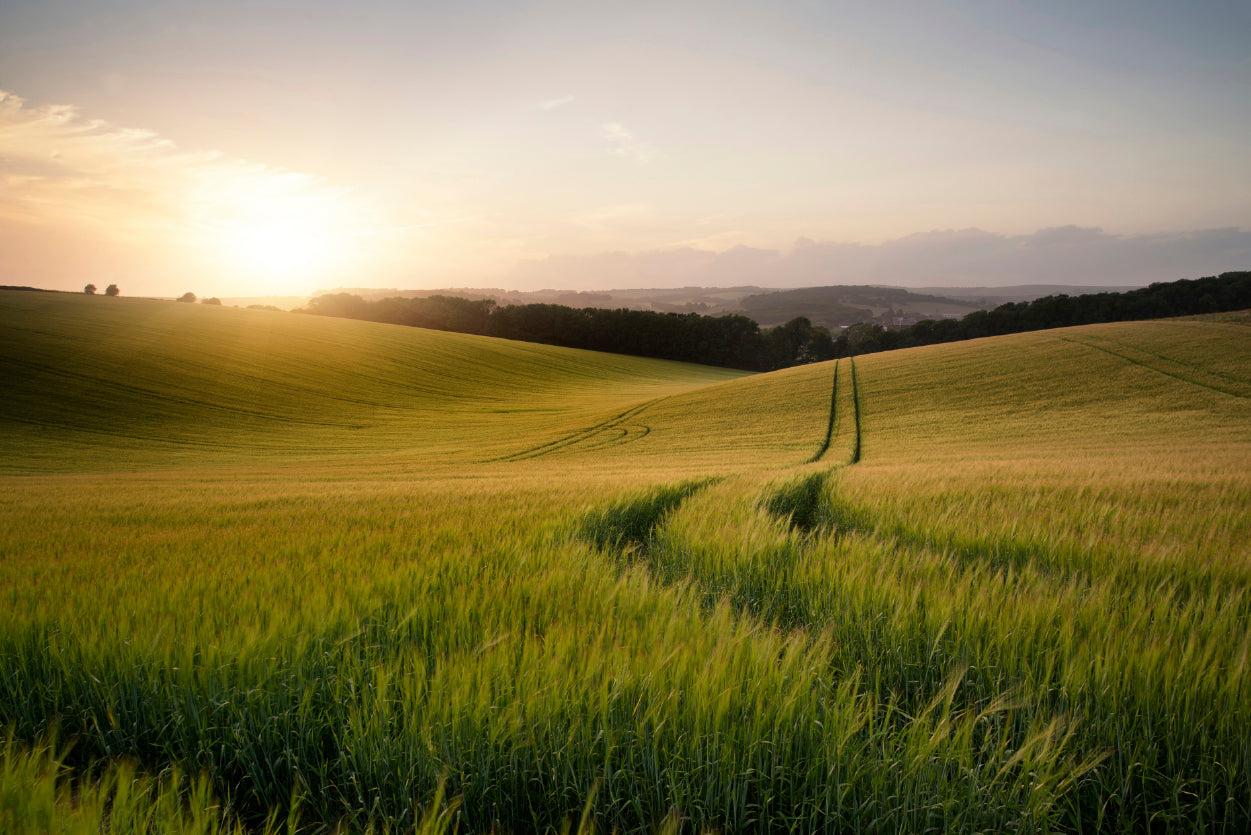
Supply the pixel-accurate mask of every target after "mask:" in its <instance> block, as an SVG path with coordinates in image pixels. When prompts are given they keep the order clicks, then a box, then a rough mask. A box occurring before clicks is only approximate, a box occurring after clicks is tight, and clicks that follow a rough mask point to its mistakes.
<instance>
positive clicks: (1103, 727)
mask: <svg viewBox="0 0 1251 835" xmlns="http://www.w3.org/2000/svg"><path fill="white" fill-rule="evenodd" d="M0 325H2V327H0V358H2V359H3V366H2V368H3V371H0V375H2V376H0V381H2V382H3V387H4V391H5V401H4V405H3V406H2V407H0V426H2V427H3V430H4V431H3V433H2V435H0V600H3V602H4V605H3V606H0V723H2V724H4V725H5V726H6V727H7V728H10V729H11V731H10V733H11V734H12V738H13V742H11V743H10V744H9V746H8V747H7V748H5V753H4V757H3V761H4V764H5V766H4V767H5V770H4V771H3V776H2V777H0V781H2V782H3V784H4V791H11V790H12V791H14V792H21V791H25V793H26V794H27V795H29V796H32V797H33V796H35V794H37V793H38V792H35V791H34V789H39V790H40V791H43V792H44V795H45V796H46V797H51V798H53V799H52V800H49V801H48V803H49V804H50V806H51V808H52V809H53V810H54V812H56V814H61V815H66V816H68V815H70V814H71V811H70V808H71V806H72V804H70V803H69V802H68V801H62V802H59V803H58V801H56V800H55V798H54V797H53V796H54V795H55V792H54V791H53V789H52V788H50V787H51V786H52V784H53V782H55V779H54V775H53V770H52V769H51V768H50V767H47V766H46V764H45V767H42V768H36V767H34V766H30V763H31V762H37V761H38V757H37V756H36V755H35V754H31V753H29V752H31V751H32V750H34V751H35V752H38V751H39V746H40V745H42V744H44V742H43V741H46V740H48V739H49V738H50V735H51V734H53V733H55V734H56V738H57V739H59V740H65V741H68V740H71V739H72V740H73V741H74V744H73V747H72V748H71V749H70V750H69V752H68V754H67V755H65V760H64V761H65V763H66V764H67V765H72V766H75V767H77V768H80V769H81V768H84V767H85V766H87V765H88V764H90V763H96V764H98V765H97V768H98V769H103V772H102V773H106V774H109V773H112V774H115V773H116V772H109V771H108V769H110V768H112V769H117V768H134V769H137V770H138V772H139V773H141V774H144V775H149V776H150V777H151V778H152V779H157V778H158V777H159V776H160V775H162V774H169V773H170V772H169V769H171V768H176V769H178V770H180V771H181V773H183V774H186V775H190V778H189V780H188V781H187V782H188V785H190V784H192V783H194V782H195V780H194V778H195V777H196V776H198V775H203V782H202V784H199V785H201V786H202V789H201V791H202V792H203V793H205V794H204V796H205V797H212V798H214V800H212V801H211V802H210V801H207V800H205V801H203V803H202V805H204V806H205V807H206V808H207V807H213V808H214V809H215V811H214V812H213V814H214V815H217V816H219V817H220V816H221V815H223V814H228V815H229V816H230V817H231V818H232V820H233V821H234V822H235V823H237V824H239V825H241V826H246V827H248V828H250V829H252V830H259V829H261V828H263V826H264V821H265V820H266V819H267V818H268V817H269V816H270V815H271V814H273V815H276V817H274V819H273V820H274V821H282V822H283V825H284V826H285V825H286V822H287V821H288V820H290V821H291V822H292V825H293V826H295V825H298V826H302V827H304V828H305V829H306V830H307V831H319V828H320V829H321V831H333V827H335V826H341V827H343V830H344V831H365V830H366V829H367V828H368V827H369V826H371V825H372V826H375V827H385V828H389V829H391V830H393V831H411V830H412V829H413V827H414V821H419V820H422V819H423V816H424V819H425V822H426V824H427V825H428V829H434V830H437V829H445V830H448V831H450V830H451V828H453V827H458V828H459V830H460V831H490V830H492V829H495V830H497V831H517V832H522V831H534V830H538V831H543V830H547V829H549V828H550V829H560V828H561V827H562V826H564V825H569V826H571V827H575V828H576V827H578V826H579V825H580V823H579V822H581V824H582V825H587V826H589V824H590V823H591V822H594V823H595V825H596V826H598V827H599V828H601V829H603V830H605V831H609V830H612V829H617V830H620V831H650V830H654V829H658V828H661V827H662V826H664V825H666V822H667V823H668V824H670V825H673V824H679V823H680V824H682V825H684V826H686V827H689V828H690V829H694V830H697V831H702V830H719V831H743V830H749V829H750V830H766V829H767V830H787V831H791V830H800V831H922V830H950V831H967V832H973V831H988V830H996V831H998V830H1009V829H1010V830H1022V831H1077V830H1081V831H1113V832H1115V831H1143V830H1149V829H1156V830H1206V831H1229V832H1237V831H1243V830H1245V829H1246V828H1247V826H1248V825H1249V824H1251V751H1249V750H1248V749H1247V747H1246V739H1247V737H1248V734H1251V727H1249V726H1251V719H1249V717H1251V669H1249V668H1248V665H1249V662H1251V633H1249V632H1248V630H1247V628H1246V624H1247V623H1248V622H1251V521H1249V518H1251V513H1248V508H1251V322H1249V321H1248V319H1247V318H1246V317H1245V316H1244V317H1237V316H1232V317H1231V316H1225V317H1220V318H1213V319H1194V320H1166V321H1160V322H1150V323H1125V324H1116V325H1100V326H1088V327H1081V328H1069V329H1060V330H1055V331H1042V332H1036V333H1031V334H1021V335H1017V336H1010V337H1000V338H995V339H988V340H976V341H973V342H969V343H960V344H951V345H939V346H930V347H926V348H917V349H911V350H906V351H897V352H890V353H883V354H875V355H869V356H864V357H857V358H855V359H854V360H851V359H843V360H840V361H838V362H837V363H834V362H831V363H822V364H817V365H810V366H803V367H798V368H792V369H787V370H785V371H781V372H774V373H770V374H763V375H745V374H742V373H740V372H732V371H726V370H724V369H710V368H703V367H698V366H687V365H680V364H677V363H668V362H660V361H654V360H643V359H637V358H628V357H617V356H610V355H603V354H593V353H590V352H578V351H568V350H562V349H557V348H549V347H546V346H538V345H522V344H518V343H508V342H502V341H499V340H491V339H487V338H482V337H472V336H463V335H456V334H447V333H433V332H427V331H421V330H417V329H411V328H400V327H390V326H383V325H374V324H370V323H363V322H351V321H345V320H330V319H320V318H319V319H313V318H311V317H302V316H298V315H295V314H284V313H275V312H271V311H247V310H232V309H229V308H224V309H216V308H205V307H200V306H194V307H193V306H185V305H178V304H174V303H161V302H152V301H145V300H138V299H103V298H80V297H77V296H61V295H55V296H54V295H48V296H44V295H43V294H19V293H8V292H4V293H0ZM32 758H33V759H32ZM78 773H80V774H81V773H83V772H81V771H80V772H78ZM84 779H85V778H84ZM145 779H146V778H145ZM23 781H24V782H23ZM106 784H107V779H106ZM84 785H85V784H84ZM15 786H16V787H19V788H17V789H13V788H12V787H15ZM21 787H25V788H21ZM28 789H29V790H28ZM162 792H164V794H162ZM168 795H169V790H168V788H155V789H152V797H153V798H154V799H153V800H152V801H151V802H152V803H153V804H154V806H160V805H161V803H165V806H166V807H169V808H172V809H174V810H175V811H168V810H167V812H165V813H162V814H169V815H176V814H189V813H190V812H189V811H188V810H190V809H194V808H196V803H197V802H200V801H196V800H195V796H196V795H195V791H192V790H186V791H182V793H181V794H179V793H178V792H174V796H175V802H173V803H171V802H169V800H168ZM0 796H4V795H3V792H0ZM66 796H68V795H66ZM81 796H84V797H86V796H87V795H81ZM162 798H165V800H162ZM179 798H181V800H180V799H179ZM293 802H294V803H295V807H294V808H295V811H294V812H292V811H291V809H292V804H293ZM13 808H18V807H16V806H14V807H13ZM162 808H164V807H162ZM56 810H59V812H57V811H56ZM179 810H181V811H179ZM440 813H442V815H441V816H440ZM15 814H16V813H15ZM23 814H29V815H34V814H35V813H34V812H30V811H29V810H28V812H24V813H23ZM99 814H100V815H101V816H104V815H107V814H108V811H107V809H106V808H105V806H104V805H102V806H101V811H100V812H99ZM2 819H3V818H2V817H0V820H2ZM14 820H18V818H14Z"/></svg>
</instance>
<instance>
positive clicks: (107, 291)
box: [104, 284, 122, 296]
mask: <svg viewBox="0 0 1251 835" xmlns="http://www.w3.org/2000/svg"><path fill="white" fill-rule="evenodd" d="M121 292H122V291H121V290H118V289H117V285H116V284H110V285H109V286H108V287H105V288H104V295H106V296H119V295H121Z"/></svg>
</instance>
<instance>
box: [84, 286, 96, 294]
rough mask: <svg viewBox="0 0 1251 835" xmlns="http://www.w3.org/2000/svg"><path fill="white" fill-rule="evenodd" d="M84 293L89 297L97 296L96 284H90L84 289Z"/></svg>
mask: <svg viewBox="0 0 1251 835" xmlns="http://www.w3.org/2000/svg"><path fill="white" fill-rule="evenodd" d="M83 292H84V293H86V294H87V295H88V296H94V295H95V294H96V286H95V285H94V284H88V285H87V286H86V287H84V288H83Z"/></svg>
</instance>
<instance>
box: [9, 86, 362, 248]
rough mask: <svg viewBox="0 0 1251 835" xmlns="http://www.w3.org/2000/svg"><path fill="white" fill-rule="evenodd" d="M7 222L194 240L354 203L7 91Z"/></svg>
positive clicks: (290, 177) (277, 173)
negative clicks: (278, 208)
mask: <svg viewBox="0 0 1251 835" xmlns="http://www.w3.org/2000/svg"><path fill="white" fill-rule="evenodd" d="M0 182H3V184H4V189H3V190H0V221H16V222H22V223H35V224H62V225H65V224H68V225H77V224H84V225H92V226H97V227H99V230H100V231H104V232H108V233H111V234H113V235H115V236H124V235H126V234H129V233H132V232H135V231H142V232H143V233H144V234H145V235H150V234H151V233H152V232H153V231H154V227H155V228H159V229H162V230H165V231H166V232H191V231H194V230H198V229H203V228H205V226H207V225H213V224H218V223H229V222H231V216H232V214H237V213H244V214H247V213H250V212H254V211H255V210H256V208H257V206H258V205H260V204H263V203H265V202H266V201H270V202H277V203H281V202H284V201H286V202H291V201H320V202H322V203H323V204H325V203H327V202H329V203H347V202H351V201H352V200H353V199H354V198H353V197H352V195H351V194H350V192H349V191H348V190H346V189H343V188H337V187H334V186H332V185H331V184H330V183H328V182H327V181H326V180H325V179H324V178H322V177H318V176H315V175H311V174H304V173H300V172H296V171H291V170H288V169H285V168H280V167H275V166H272V165H266V164H263V163H254V162H247V161H244V160H232V159H226V158H224V157H222V156H221V155H220V154H218V153H216V152H212V151H207V152H189V151H183V150H181V149H179V148H178V147H177V146H176V145H175V144H174V143H173V142H171V141H169V140H168V139H164V138H162V137H161V136H159V135H157V134H155V133H153V132H152V131H147V130H136V129H131V128H123V127H119V126H116V125H113V124H110V123H108V122H106V121H103V120H100V119H89V118H86V117H84V116H82V115H81V114H80V113H79V112H78V110H77V109H76V108H74V107H70V106H65V105H44V106H37V107H32V106H30V105H28V104H27V102H26V101H25V100H24V99H23V98H21V97H20V96H16V95H14V94H12V93H7V92H4V91H0Z"/></svg>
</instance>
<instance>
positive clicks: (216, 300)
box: [200, 296, 222, 307]
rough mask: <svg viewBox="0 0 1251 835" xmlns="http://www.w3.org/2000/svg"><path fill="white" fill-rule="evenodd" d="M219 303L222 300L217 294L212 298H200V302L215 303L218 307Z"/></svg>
mask: <svg viewBox="0 0 1251 835" xmlns="http://www.w3.org/2000/svg"><path fill="white" fill-rule="evenodd" d="M221 303H222V300H221V299H219V298H217V296H213V297H212V298H209V299H200V304H215V305H217V306H218V307H221Z"/></svg>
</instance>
